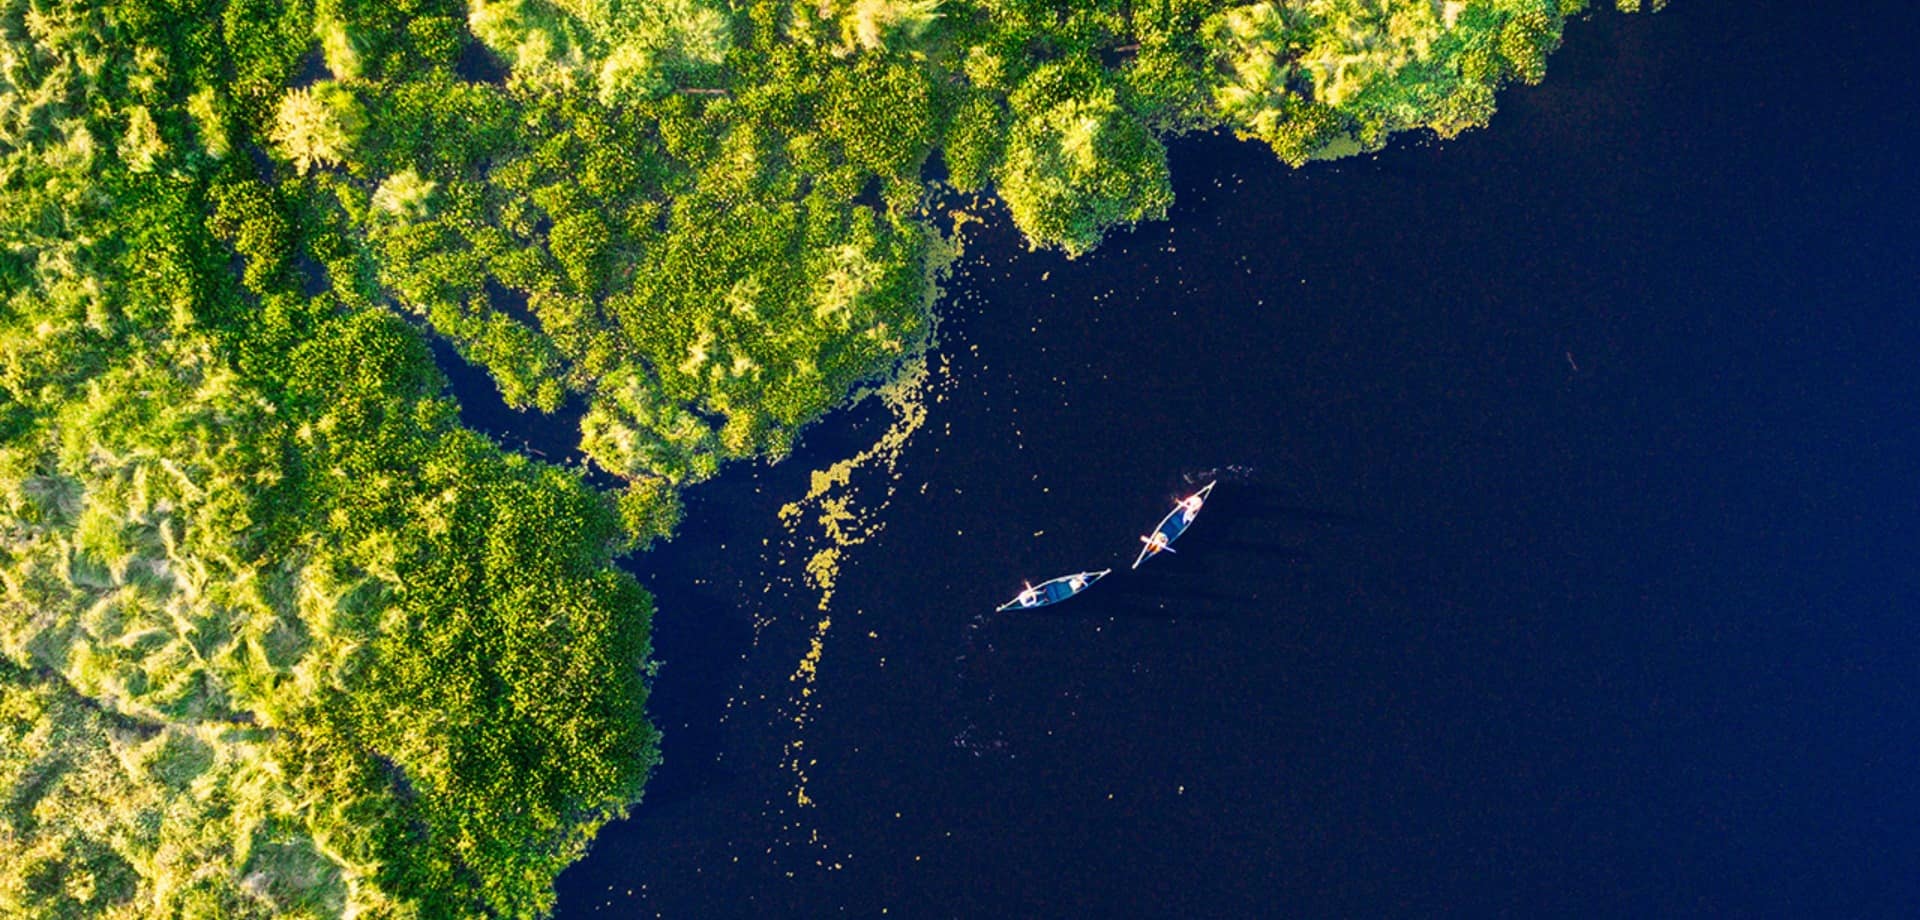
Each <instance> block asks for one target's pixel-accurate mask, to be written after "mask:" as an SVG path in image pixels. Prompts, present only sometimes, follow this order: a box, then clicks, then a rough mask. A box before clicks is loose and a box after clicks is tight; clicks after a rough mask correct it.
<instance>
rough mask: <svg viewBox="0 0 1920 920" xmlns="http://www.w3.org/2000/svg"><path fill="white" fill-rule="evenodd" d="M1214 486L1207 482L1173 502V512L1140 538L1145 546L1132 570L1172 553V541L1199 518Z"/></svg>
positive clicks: (1134, 561)
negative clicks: (1150, 560) (1149, 532)
mask: <svg viewBox="0 0 1920 920" xmlns="http://www.w3.org/2000/svg"><path fill="white" fill-rule="evenodd" d="M1214 485H1215V484H1214V483H1211V482H1209V483H1207V484H1206V485H1204V486H1202V487H1200V491H1198V492H1195V493H1193V494H1192V495H1189V496H1187V497H1186V498H1183V499H1180V500H1179V501H1178V502H1175V503H1174V506H1173V510H1172V511H1169V512H1167V516H1166V517H1163V518H1161V519H1160V523H1159V525H1157V526H1155V527H1154V528H1153V533H1152V534H1150V535H1148V536H1144V537H1141V538H1140V542H1141V543H1145V544H1146V546H1144V547H1142V548H1141V549H1140V555H1139V556H1138V557H1136V558H1135V559H1134V560H1133V567H1134V568H1136V569H1137V568H1139V567H1140V563H1142V562H1145V561H1147V560H1148V559H1152V558H1153V557H1155V556H1158V555H1160V554H1161V553H1171V552H1173V541H1175V540H1177V539H1179V538H1180V535H1181V534H1183V533H1186V532H1187V527H1188V526H1189V525H1191V524H1192V523H1193V520H1194V518H1197V517H1199V516H1200V509H1201V508H1202V507H1204V506H1205V505H1206V503H1207V496H1208V495H1211V494H1212V493H1213V487H1214Z"/></svg>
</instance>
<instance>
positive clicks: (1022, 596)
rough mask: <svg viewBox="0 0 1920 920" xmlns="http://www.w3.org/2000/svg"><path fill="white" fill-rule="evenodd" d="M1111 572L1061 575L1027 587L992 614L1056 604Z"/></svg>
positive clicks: (1085, 588) (1104, 570)
mask: <svg viewBox="0 0 1920 920" xmlns="http://www.w3.org/2000/svg"><path fill="white" fill-rule="evenodd" d="M1112 571H1113V570H1112V569H1101V570H1100V571H1098V572H1080V573H1077V574H1073V575H1062V576H1060V577H1059V578H1053V579H1049V580H1047V581H1043V582H1041V583H1039V584H1037V585H1033V584H1030V585H1027V587H1026V588H1025V589H1024V590H1022V591H1021V592H1020V593H1019V594H1017V595H1015V596H1014V598H1013V600H1010V601H1008V602H1006V603H1004V604H1001V605H1000V606H998V607H995V608H994V612H995V613H1002V612H1005V611H1008V610H1032V609H1033V608H1035V607H1045V606H1048V605H1049V604H1058V603H1060V602H1061V601H1064V600H1066V599H1068V598H1070V597H1073V596H1074V595H1076V594H1079V593H1080V592H1082V591H1085V590H1087V589H1088V588H1090V587H1092V586H1093V583H1094V582H1096V581H1099V580H1100V579H1102V578H1105V577H1106V576H1107V574H1108V573H1109V572H1112Z"/></svg>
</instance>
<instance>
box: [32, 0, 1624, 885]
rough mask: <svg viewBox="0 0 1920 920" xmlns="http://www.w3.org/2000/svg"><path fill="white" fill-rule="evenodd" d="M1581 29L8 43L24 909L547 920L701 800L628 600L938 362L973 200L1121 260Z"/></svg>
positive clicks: (515, 6) (449, 35) (956, 16)
mask: <svg viewBox="0 0 1920 920" xmlns="http://www.w3.org/2000/svg"><path fill="white" fill-rule="evenodd" d="M1584 5H1585V2H1584V0H1275V2H1261V3H1251V4H1249V3H1228V2H1225V0H1154V2H1136V3H1122V2H1118V0H1076V2H1072V3H1057V2H1039V0H944V2H942V0H733V2H722V0H624V2H623V0H471V2H464V3H463V2H461V0H114V2H108V0H0V42H4V47H5V52H6V53H5V54H4V55H0V196H3V198H4V205H5V206H4V207H0V586H3V587H4V593H3V594H0V790H4V795H0V867H4V868H0V914H5V915H7V916H16V915H17V916H49V917H64V916H151V915H162V916H183V917H213V916H221V917H228V916H253V915H260V916H309V915H310V916H316V917H318V916H340V915H342V914H351V915H356V916H370V917H442V916H487V915H499V916H515V917H520V916H537V915H540V914H542V913H544V912H545V911H546V910H547V909H548V908H549V907H550V905H551V901H552V892H551V883H552V879H553V877H554V875H555V874H556V873H557V872H558V871H559V870H560V869H561V868H562V867H563V866H565V865H566V864H567V863H568V862H570V861H571V860H573V859H575V858H577V857H578V856H579V854H580V853H581V852H583V850H584V848H585V846H586V845H587V842H588V841H589V840H590V839H591V837H592V835H593V833H594V832H595V830H596V829H597V828H598V826H599V825H600V824H602V823H604V822H605V821H607V820H609V819H611V818H613V817H615V816H617V815H619V814H621V813H622V812H623V811H624V810H625V809H626V808H627V807H629V806H630V805H631V804H632V803H633V802H635V801H636V800H637V799H638V796H639V793H640V789H641V785H642V783H643V782H644V780H645V777H646V774H647V771H648V770H649V769H650V768H651V766H652V765H653V763H654V762H655V761H656V760H657V747H656V738H655V735H654V732H653V729H652V728H651V727H650V726H649V725H648V723H647V722H646V720H645V718H644V712H643V709H644V704H645V699H646V676H647V673H648V670H649V668H650V667H651V664H650V661H649V643H648V624H649V618H650V613H651V607H650V602H649V600H648V598H647V596H646V595H645V593H644V592H643V591H642V590H641V589H640V587H639V586H638V585H637V584H635V583H634V581H633V580H632V579H631V578H630V577H629V576H627V575H625V574H623V573H622V572H620V571H619V570H618V569H616V568H615V567H614V566H613V564H612V560H613V557H614V556H615V555H617V554H620V553H624V552H630V551H633V550H636V549H639V548H643V547H645V546H646V545H647V544H648V543H650V542H651V541H652V540H654V539H658V538H663V537H667V536H670V535H671V533H672V531H673V530H674V528H675V526H676V525H677V524H678V522H679V518H680V505H679V497H678V489H679V488H681V487H684V486H686V485H688V484H691V483H695V482H698V481H699V480H701V479H704V478H706V477H709V476H711V475H713V474H714V473H715V471H716V470H718V469H719V468H720V466H721V465H723V464H724V463H725V462H726V461H728V460H731V459H740V458H753V457H776V458H777V457H779V456H781V455H782V454H784V453H785V452H786V451H787V450H788V449H789V448H790V446H791V445H792V443H793V439H794V437H795V435H796V433H797V432H798V431H799V430H800V429H801V428H802V427H804V426H805V425H806V424H807V423H809V422H810V421H811V420H813V419H815V418H817V417H818V416H819V415H820V414H821V413H823V412H825V411H826V410H827V409H828V408H829V407H831V406H832V405H833V404H835V403H836V402H837V401H839V400H840V399H842V398H843V396H844V394H845V393H847V392H848V391H849V389H850V388H852V387H853V386H854V385H855V384H856V383H858V382H859V381H861V380H862V379H865V378H870V377H873V376H875V375H878V374H883V373H885V372H887V370H888V369H889V368H890V367H892V366H893V365H894V364H895V363H896V362H898V361H899V360H900V359H901V358H902V357H903V356H906V355H909V354H911V353H912V352H914V351H915V350H917V349H919V348H921V347H923V345H924V344H925V341H926V339H927V336H928V332H929V328H930V314H929V312H928V309H929V306H930V304H929V301H930V299H931V292H932V290H933V287H932V285H931V284H930V281H929V278H930V273H929V264H930V262H932V261H933V260H936V259H937V258H938V254H939V253H940V252H942V251H944V250H945V245H944V241H943V240H941V239H940V238H939V234H938V232H937V231H936V230H935V229H933V227H932V223H931V221H930V219H929V214H928V210H929V208H928V201H929V198H928V186H927V183H926V181H925V180H924V178H923V177H924V176H925V175H926V174H928V173H929V172H930V171H931V169H930V167H929V162H930V161H931V160H933V159H934V158H935V157H936V155H937V157H938V159H939V161H940V162H941V163H943V164H944V168H945V170H946V175H947V177H948V181H949V183H950V184H951V185H952V186H953V187H955V188H958V189H960V190H964V191H973V190H980V189H988V188H991V189H993V190H994V191H995V192H997V194H998V196H999V198H1000V199H1001V200H1002V201H1003V202H1004V203H1005V204H1006V206H1007V208H1008V211H1009V212H1010V214H1011V215H1012V218H1013V220H1014V222H1015V224H1016V225H1018V226H1019V228H1020V229H1021V230H1022V231H1024V232H1025V233H1026V234H1027V236H1028V238H1029V239H1030V240H1031V241H1032V242H1033V244H1034V245H1036V246H1051V247H1059V248H1061V249H1063V250H1065V251H1066V252H1067V253H1069V254H1078V253H1082V252H1086V251H1088V250H1089V249H1091V248H1093V247H1094V246H1096V245H1097V244H1098V243H1099V241H1100V239H1101V237H1102V235H1103V234H1104V233H1105V232H1106V231H1107V230H1108V229H1110V228H1112V227H1114V226H1116V225H1121V224H1126V223H1129V222H1134V221H1139V220H1143V219H1152V218H1155V217H1157V216H1159V215H1161V214H1163V213H1164V212H1165V210H1166V208H1167V206H1168V204H1169V203H1170V200H1171V192H1170V186H1169V182H1168V176H1167V164H1166V151H1165V148H1164V147H1163V145H1162V138H1163V137H1165V136H1166V135H1168V134H1171V133H1177V132H1182V131H1190V130H1197V129H1204V128H1209V127H1225V128H1228V129H1230V130H1232V131H1235V132H1237V133H1238V134H1240V135H1242V136H1244V137H1247V138H1251V139H1256V140H1258V141H1260V142H1263V143H1266V144H1268V145H1270V146H1271V147H1272V148H1273V149H1274V151H1275V152H1276V153H1277V155H1278V156H1279V157H1281V158H1282V159H1284V160H1286V161H1288V162H1290V163H1295V164H1298V163H1302V162H1305V161H1307V160H1310V159H1314V158H1328V157H1335V156H1341V155H1347V154H1352V153H1357V152H1361V151H1366V150H1372V149H1377V148H1378V147H1380V146H1381V145H1382V144H1383V143H1385V142H1386V139H1387V138H1388V137H1389V136H1390V135H1391V134H1393V133H1394V132H1397V131H1404V130H1409V129H1415V128H1429V129H1432V130H1434V131H1436V132H1438V133H1439V134H1441V135H1443V136H1450V135H1452V134H1454V133H1457V132H1459V131H1461V130H1464V129H1466V128H1469V127H1472V126H1476V125H1481V124H1484V123H1485V122H1486V121H1487V119H1488V118H1489V117H1490V115H1491V114H1492V111H1493V103H1494V94H1495V92H1496V90H1497V89H1498V88H1499V87H1500V86H1501V85H1502V84H1503V83H1505V82H1508V81H1513V80H1520V81H1536V80H1539V79H1540V78H1541V76H1542V74H1543V73H1544V62H1545V59H1546V56H1547V54H1548V53H1549V52H1550V51H1551V50H1552V49H1553V47H1554V46H1555V45H1556V44H1557V43H1558V41H1559V37H1560V31H1561V28H1562V26H1563V24H1564V22H1565V20H1566V17H1567V16H1569V15H1572V14H1574V13H1577V12H1579V11H1580V10H1581V9H1582V8H1583V7H1584ZM1621 5H1622V6H1632V5H1635V4H1632V3H1629V2H1626V0H1622V2H1621ZM1654 5H1658V4H1654ZM427 335H439V336H442V337H444V338H445V339H447V340H448V341H450V342H452V343H453V344H454V346H455V347H456V348H457V349H458V350H459V351H460V353H461V354H463V355H464V356H465V357H467V358H468V359H469V360H471V361H473V362H475V363H476V364H479V365H481V366H483V367H485V368H486V369H487V370H488V371H489V372H490V373H491V375H492V377H493V379H494V380H495V381H496V382H497V383H498V385H499V388H500V391H501V393H502V394H503V395H504V396H505V398H506V399H507V400H508V402H509V403H511V404H513V405H515V406H518V407H527V408H537V409H541V410H548V411H551V410H553V409H555V408H557V407H558V406H560V405H561V404H563V403H565V402H567V401H568V400H569V399H573V398H581V399H584V400H585V402H586V404H587V406H588V409H587V411H586V414H585V417H584V419H583V421H582V424H581V429H582V430H581V436H582V441H581V446H582V448H583V450H584V452H585V454H586V455H587V456H588V457H589V458H590V460H591V461H592V462H593V463H594V464H596V465H598V466H599V467H601V468H603V469H605V470H607V471H608V472H611V473H613V474H614V475H616V476H618V477H620V478H622V479H624V480H625V481H626V484H625V485H624V487H622V488H621V489H620V490H618V492H617V493H614V494H605V493H601V492H598V491H595V490H594V489H591V488H589V487H588V486H586V485H585V484H584V483H583V481H582V478H581V475H580V472H579V471H577V470H569V469H564V468H560V467H555V466H551V465H547V464H543V463H537V462H532V461H529V460H527V459H525V458H523V457H520V456H517V455H514V454H510V453H504V452H502V451H501V450H500V449H499V448H498V447H497V446H495V445H494V444H493V443H491V442H490V441H488V440H487V439H485V438H483V437H480V436H478V435H476V434H474V433H472V432H469V431H467V430H465V429H463V428H461V427H460V426H459V424H458V422H457V418H456V414H455V407H454V406H453V404H452V403H451V402H450V401H448V400H447V399H446V398H445V397H444V396H443V395H442V390H443V389H444V381H443V380H442V378H441V377H440V375H439V373H438V372H437V371H436V370H435V368H434V367H433V365H432V362H431V360H430V358H429V353H428V351H427V348H426V339H425V337H426V336H427Z"/></svg>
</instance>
